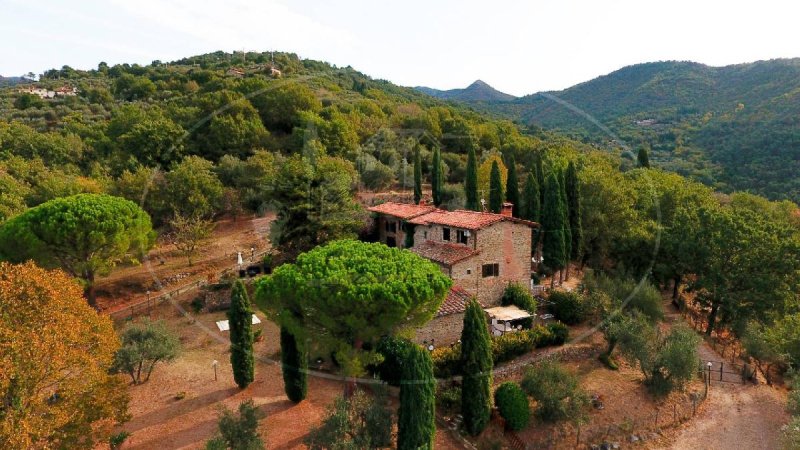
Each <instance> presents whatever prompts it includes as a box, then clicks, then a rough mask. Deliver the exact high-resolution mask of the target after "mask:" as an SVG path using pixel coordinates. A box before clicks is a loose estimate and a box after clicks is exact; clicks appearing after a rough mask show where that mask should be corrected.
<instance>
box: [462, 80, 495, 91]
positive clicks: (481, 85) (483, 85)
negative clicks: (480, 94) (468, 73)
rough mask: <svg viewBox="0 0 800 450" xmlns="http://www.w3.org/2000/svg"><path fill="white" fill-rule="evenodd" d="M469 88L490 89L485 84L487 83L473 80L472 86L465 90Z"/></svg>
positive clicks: (487, 84)
mask: <svg viewBox="0 0 800 450" xmlns="http://www.w3.org/2000/svg"><path fill="white" fill-rule="evenodd" d="M471 87H488V88H490V87H491V86H490V85H489V83H487V82H485V81H483V80H475V81H473V82H472V84H470V85H469V87H468V88H467V89H469V88H471Z"/></svg>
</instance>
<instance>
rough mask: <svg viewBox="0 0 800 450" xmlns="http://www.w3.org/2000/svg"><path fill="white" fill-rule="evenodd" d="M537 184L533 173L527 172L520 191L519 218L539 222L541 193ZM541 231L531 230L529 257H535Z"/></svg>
mask: <svg viewBox="0 0 800 450" xmlns="http://www.w3.org/2000/svg"><path fill="white" fill-rule="evenodd" d="M539 191H540V189H539V182H538V181H536V176H535V175H534V174H533V172H532V171H531V172H528V179H527V180H526V181H525V188H524V189H523V191H522V205H520V207H521V209H522V211H521V213H522V215H521V217H522V218H523V219H526V220H532V221H534V222H539V220H540V217H541V213H542V203H541V193H540V192H539ZM541 231H542V230H541V229H535V230H531V255H536V252H537V250H538V248H539V242H540V240H541V236H542V232H541Z"/></svg>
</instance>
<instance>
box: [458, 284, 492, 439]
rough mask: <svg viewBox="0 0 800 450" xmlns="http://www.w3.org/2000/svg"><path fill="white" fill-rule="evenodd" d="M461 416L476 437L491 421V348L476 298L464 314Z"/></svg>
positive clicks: (468, 305)
mask: <svg viewBox="0 0 800 450" xmlns="http://www.w3.org/2000/svg"><path fill="white" fill-rule="evenodd" d="M461 367H462V372H463V374H464V378H463V381H462V383H461V414H462V415H463V416H464V426H465V427H466V429H467V432H469V433H470V434H471V435H473V436H476V435H478V434H479V433H480V432H481V431H483V429H484V428H486V424H487V423H488V422H489V416H490V415H491V410H492V391H491V386H492V367H493V363H492V345H491V340H490V337H489V327H488V324H487V323H486V314H485V313H484V312H483V310H482V309H481V306H480V305H479V304H478V302H477V301H476V300H475V299H474V298H473V299H471V300H470V301H469V303H468V304H467V309H466V311H465V312H464V329H463V330H462V331H461Z"/></svg>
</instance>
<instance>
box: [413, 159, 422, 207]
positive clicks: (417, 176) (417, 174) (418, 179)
mask: <svg viewBox="0 0 800 450" xmlns="http://www.w3.org/2000/svg"><path fill="white" fill-rule="evenodd" d="M420 200H422V160H421V159H420V156H419V146H417V147H414V204H416V205H418V204H419V202H420Z"/></svg>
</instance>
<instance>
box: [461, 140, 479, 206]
mask: <svg viewBox="0 0 800 450" xmlns="http://www.w3.org/2000/svg"><path fill="white" fill-rule="evenodd" d="M464 193H465V194H466V203H465V205H464V206H465V208H467V209H468V210H470V211H479V210H480V203H479V202H480V201H479V199H478V160H477V158H476V157H475V149H474V148H473V147H470V149H469V153H467V175H466V178H465V180H464Z"/></svg>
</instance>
